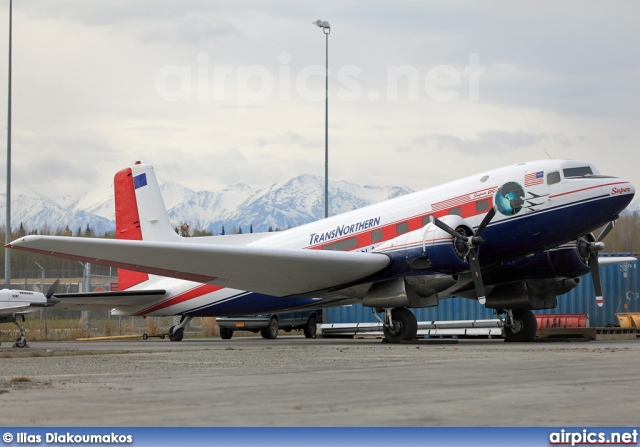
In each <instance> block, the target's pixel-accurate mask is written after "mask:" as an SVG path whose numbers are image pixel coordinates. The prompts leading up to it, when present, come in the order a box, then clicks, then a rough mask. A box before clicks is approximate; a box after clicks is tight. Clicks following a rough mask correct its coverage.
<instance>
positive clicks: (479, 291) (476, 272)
mask: <svg viewBox="0 0 640 447" xmlns="http://www.w3.org/2000/svg"><path fill="white" fill-rule="evenodd" d="M469 265H470V266H471V276H473V285H474V286H475V288H476V295H478V301H479V302H480V304H485V303H486V302H487V297H486V296H485V294H484V283H483V282H482V272H481V271H480V261H478V255H477V254H476V249H475V248H473V247H471V249H469Z"/></svg>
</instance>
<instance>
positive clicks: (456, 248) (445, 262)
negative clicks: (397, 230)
mask: <svg viewBox="0 0 640 447" xmlns="http://www.w3.org/2000/svg"><path fill="white" fill-rule="evenodd" d="M440 220H442V221H443V222H444V223H446V224H447V225H449V226H450V227H451V228H454V229H456V231H459V232H461V233H464V234H466V235H469V234H472V230H471V228H470V226H469V225H468V224H467V222H466V221H465V220H464V219H462V218H461V217H460V216H455V215H450V216H444V217H442V218H441V219H440ZM374 252H378V253H384V254H386V255H387V256H389V257H390V258H391V260H392V266H391V268H390V269H389V270H388V272H389V273H390V274H391V275H394V276H400V275H404V274H407V273H409V272H411V273H413V274H419V272H420V270H422V269H430V270H431V271H433V270H436V271H438V272H441V273H443V274H447V275H453V274H456V273H459V272H463V271H466V270H469V264H468V263H467V262H466V255H467V252H468V247H467V246H466V244H465V243H464V242H462V241H460V240H459V239H455V240H454V238H453V237H452V236H451V235H450V234H449V233H447V232H446V231H443V230H441V229H440V228H438V227H437V226H435V225H434V224H432V223H429V224H427V225H425V226H424V227H422V228H420V229H418V230H414V231H411V232H409V233H405V234H403V235H400V236H398V237H396V238H394V239H391V240H389V241H387V242H385V243H384V244H381V245H379V246H378V247H376V249H375V250H374Z"/></svg>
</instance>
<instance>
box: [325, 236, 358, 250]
mask: <svg viewBox="0 0 640 447" xmlns="http://www.w3.org/2000/svg"><path fill="white" fill-rule="evenodd" d="M357 246H358V238H356V237H350V238H349V239H345V240H344V241H340V242H334V243H333V244H329V245H325V246H324V247H322V249H323V250H334V251H346V250H350V249H352V248H356V247H357Z"/></svg>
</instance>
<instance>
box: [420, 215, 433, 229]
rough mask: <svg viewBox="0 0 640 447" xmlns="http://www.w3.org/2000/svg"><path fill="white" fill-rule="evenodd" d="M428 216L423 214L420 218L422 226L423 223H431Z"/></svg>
mask: <svg viewBox="0 0 640 447" xmlns="http://www.w3.org/2000/svg"><path fill="white" fill-rule="evenodd" d="M429 217H430V216H424V217H423V218H422V226H423V227H424V226H425V225H427V224H430V223H431V219H430V218H429Z"/></svg>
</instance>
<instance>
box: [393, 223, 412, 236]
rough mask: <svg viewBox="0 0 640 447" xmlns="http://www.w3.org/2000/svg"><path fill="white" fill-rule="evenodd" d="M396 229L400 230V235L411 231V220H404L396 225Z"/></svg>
mask: <svg viewBox="0 0 640 447" xmlns="http://www.w3.org/2000/svg"><path fill="white" fill-rule="evenodd" d="M396 231H397V232H398V236H400V235H401V234H405V233H408V232H409V222H402V223H399V224H398V225H396Z"/></svg>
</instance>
